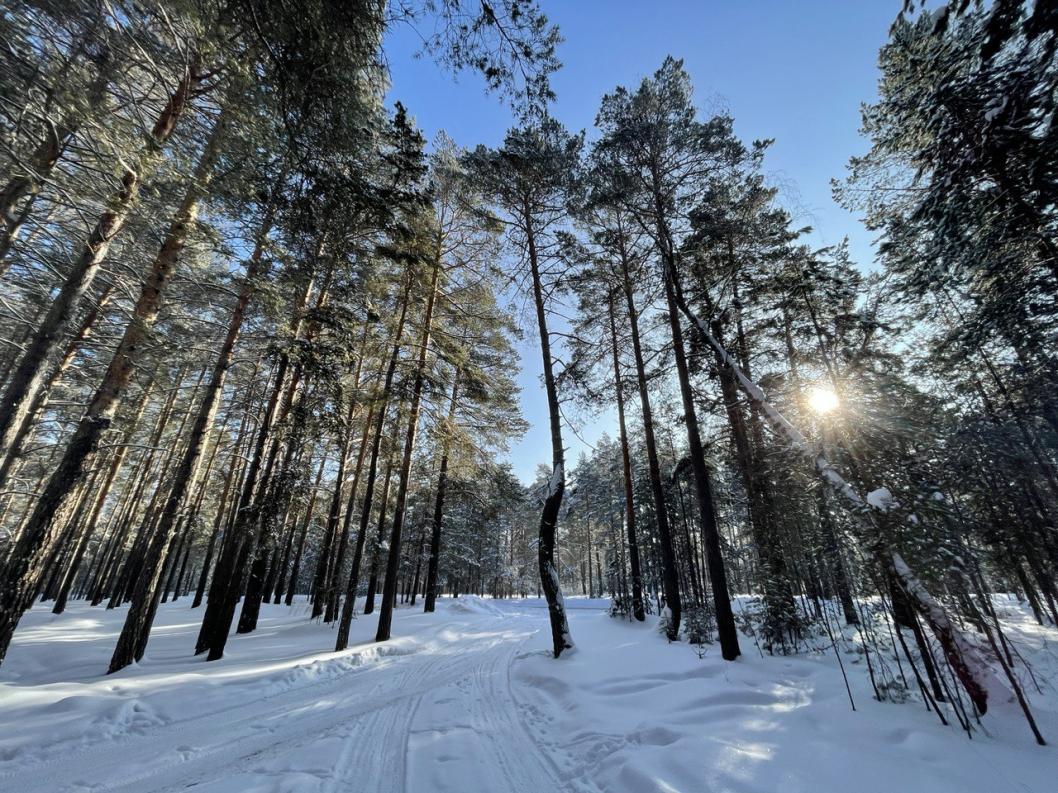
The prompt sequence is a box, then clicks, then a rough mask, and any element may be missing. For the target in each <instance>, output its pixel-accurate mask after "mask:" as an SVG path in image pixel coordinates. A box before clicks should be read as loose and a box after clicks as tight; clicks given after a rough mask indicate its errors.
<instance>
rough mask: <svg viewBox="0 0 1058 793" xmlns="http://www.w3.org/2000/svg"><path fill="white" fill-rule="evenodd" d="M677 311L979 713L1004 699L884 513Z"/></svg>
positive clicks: (698, 324) (704, 331) (678, 301)
mask: <svg viewBox="0 0 1058 793" xmlns="http://www.w3.org/2000/svg"><path fill="white" fill-rule="evenodd" d="M673 275H675V273H673ZM675 307H677V308H678V309H679V311H681V312H682V313H683V314H684V315H685V316H686V317H687V319H688V320H690V322H691V324H692V326H693V327H694V328H696V329H697V331H698V333H699V335H700V336H701V338H702V340H703V341H705V343H706V344H708V345H709V346H710V347H711V348H712V349H713V350H715V351H716V352H717V354H718V355H719V357H720V360H721V361H722V362H723V364H724V365H725V366H727V367H730V369H731V371H732V373H733V374H734V376H735V380H736V381H737V382H738V384H739V388H741V389H742V392H743V393H744V394H745V395H746V398H747V399H749V400H750V401H752V402H754V403H755V404H756V405H757V407H758V408H759V409H760V411H761V414H762V415H763V416H764V418H765V419H766V420H767V422H768V424H769V425H770V426H771V429H772V431H773V432H774V433H775V434H776V435H778V436H779V437H780V438H783V439H784V440H785V441H786V442H787V443H788V444H789V445H790V447H791V448H793V449H794V450H795V451H797V452H799V453H800V454H802V455H803V456H804V457H806V458H807V459H808V460H810V461H811V462H812V464H813V466H814V468H815V470H816V472H817V473H818V474H819V476H820V478H821V479H822V480H823V482H824V483H825V484H826V485H827V486H828V487H829V488H830V489H831V490H833V492H834V493H835V494H836V495H837V496H838V497H839V499H840V500H841V501H842V502H843V503H844V504H845V505H846V507H847V508H848V509H849V511H850V512H851V513H852V515H853V517H854V519H855V520H856V522H857V523H858V524H859V527H860V531H861V532H862V536H864V537H865V538H866V539H868V540H869V541H870V543H871V544H872V545H874V546H876V547H878V556H879V559H880V561H881V564H882V566H883V568H884V569H885V570H886V571H887V572H888V573H889V574H890V575H892V576H893V578H894V580H895V582H896V583H897V584H898V585H899V586H900V587H901V588H902V589H903V590H904V593H905V594H906V595H907V596H908V599H909V600H910V602H911V605H912V606H913V607H914V609H915V611H916V612H918V614H919V616H921V617H922V618H923V619H924V620H925V621H926V624H927V625H929V626H930V629H931V630H932V631H933V634H934V636H936V637H937V641H938V642H940V645H941V648H942V649H943V650H944V654H945V657H946V658H947V660H948V663H949V664H950V665H951V668H952V669H953V670H954V671H955V674H956V676H957V677H958V678H959V682H960V683H961V684H962V686H963V688H964V689H965V690H966V693H967V694H968V695H969V697H970V699H971V701H972V702H973V703H974V705H975V707H976V708H977V709H978V711H979V712H980V713H982V714H983V713H985V712H986V711H987V709H988V699H989V697H990V695H992V694H995V695H998V696H1002V694H1003V692H1004V691H1005V687H1004V686H1003V685H1002V684H1001V683H1000V682H999V681H998V680H997V679H996V677H995V675H994V674H993V673H992V670H991V669H990V668H989V666H988V664H987V663H986V662H985V661H984V659H982V658H981V657H980V654H979V652H978V650H977V648H976V647H975V646H974V645H973V643H971V642H970V640H969V639H967V638H966V637H965V636H964V635H963V633H962V631H960V630H959V628H958V627H956V626H955V624H954V623H952V621H951V620H950V619H949V617H948V614H947V612H946V611H945V610H944V608H943V607H942V606H941V605H940V604H939V603H938V602H937V601H936V600H934V599H933V596H932V595H931V594H930V593H929V590H927V589H926V587H925V586H924V585H923V584H922V583H921V582H920V581H919V580H918V578H917V577H916V576H915V574H914V573H913V572H912V570H911V568H910V567H909V566H908V564H907V562H905V561H904V558H903V556H902V555H901V554H900V553H899V551H896V550H893V549H887V548H885V547H884V541H883V540H882V538H881V536H880V534H881V532H880V526H879V525H878V522H879V519H882V518H884V516H885V513H886V508H884V507H883V508H879V507H876V506H874V505H873V504H870V503H869V502H867V501H866V500H864V499H863V497H862V496H860V494H859V493H857V492H856V489H855V488H853V487H852V485H850V484H849V483H848V482H847V481H845V479H844V477H842V476H841V474H840V473H839V472H838V471H837V469H836V468H834V466H833V465H831V463H830V461H829V460H828V459H827V457H826V455H825V454H824V453H822V452H821V451H819V450H817V449H815V448H813V447H812V445H811V444H809V443H808V441H807V440H806V439H805V437H804V436H803V435H802V434H801V433H800V432H799V431H798V430H797V428H796V427H794V426H793V425H792V424H791V423H790V422H789V421H787V420H786V418H785V417H784V416H783V415H782V414H781V413H779V411H778V410H776V409H775V407H774V406H773V405H772V404H771V403H770V402H768V400H767V398H766V397H765V395H764V392H763V391H762V390H761V388H760V386H759V385H757V384H756V383H754V382H753V381H752V380H750V379H749V378H748V377H746V375H745V374H743V372H742V371H741V369H739V367H738V364H737V363H736V362H735V360H734V359H733V358H732V357H731V356H730V355H729V354H728V352H727V350H725V349H724V348H723V346H722V345H721V344H720V343H719V342H718V341H717V340H716V338H715V337H714V336H713V334H712V333H711V332H710V331H709V326H708V325H707V324H706V323H705V322H703V321H702V320H701V319H699V318H698V317H697V316H695V314H694V312H693V311H691V309H690V307H689V306H688V305H687V302H686V301H685V300H684V299H683V296H682V294H681V293H679V292H678V291H677V293H676V295H675Z"/></svg>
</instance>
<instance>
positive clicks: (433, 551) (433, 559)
mask: <svg viewBox="0 0 1058 793" xmlns="http://www.w3.org/2000/svg"><path fill="white" fill-rule="evenodd" d="M459 376H460V371H459V369H456V371H455V373H454V374H453V375H452V395H451V397H449V400H448V425H449V427H451V425H452V424H453V422H454V421H455V414H456V405H457V404H458V402H457V399H458V396H459ZM450 447H451V430H450V429H449V430H448V431H446V432H445V436H444V440H443V441H442V442H441V464H440V466H439V469H438V473H437V493H436V494H435V495H434V504H433V520H432V522H431V530H430V561H429V563H428V564H427V567H426V595H425V597H424V603H423V611H424V612H426V613H433V611H434V610H435V608H436V605H437V595H438V591H437V575H438V570H439V566H440V560H441V530H442V528H443V526H444V507H445V496H446V494H447V492H448V454H449V449H450ZM512 552H513V546H512Z"/></svg>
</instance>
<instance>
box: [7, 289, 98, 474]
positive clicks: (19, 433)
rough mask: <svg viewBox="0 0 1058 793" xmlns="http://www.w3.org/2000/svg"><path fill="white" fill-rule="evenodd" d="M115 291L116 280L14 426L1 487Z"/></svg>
mask: <svg viewBox="0 0 1058 793" xmlns="http://www.w3.org/2000/svg"><path fill="white" fill-rule="evenodd" d="M114 291H115V285H114V284H113V283H111V284H108V285H107V286H106V288H105V289H104V290H103V292H102V294H101V295H100V296H99V298H98V299H97V300H96V301H95V305H93V306H92V308H91V309H89V310H88V313H86V314H85V316H84V319H82V320H81V325H80V327H79V328H78V329H77V331H76V332H75V333H74V335H73V338H72V339H70V341H69V343H68V344H67V345H66V351H65V352H64V353H63V354H62V357H61V358H59V360H58V362H57V363H56V364H55V365H54V366H53V367H52V369H51V371H50V372H49V373H48V375H47V376H46V377H45V379H44V382H43V384H42V385H41V388H40V390H39V391H37V394H36V396H34V398H33V404H31V405H30V406H29V410H28V411H26V414H25V416H23V418H22V421H21V423H20V424H19V425H18V426H17V427H12V429H11V443H10V445H9V446H8V447H7V451H6V455H5V456H4V457H3V459H0V487H3V485H4V483H5V482H7V479H8V476H9V475H10V474H11V472H12V470H13V469H14V466H15V463H16V462H18V459H19V457H20V455H21V454H22V446H23V444H24V443H25V442H26V439H27V438H28V437H29V435H30V432H31V431H32V429H33V425H34V424H35V423H36V422H37V420H38V419H39V418H40V415H41V413H42V411H43V410H44V406H45V405H46V404H47V402H48V397H49V396H50V395H51V391H52V389H53V388H54V387H55V385H56V383H58V382H59V380H60V378H62V376H63V375H64V374H65V373H66V370H67V369H69V368H70V366H71V365H72V364H73V362H74V359H75V358H76V357H77V353H78V352H80V351H81V348H82V347H83V346H84V343H85V342H86V341H87V340H88V337H89V336H90V335H91V333H92V328H93V327H94V326H95V324H96V322H98V321H99V317H100V314H102V313H103V309H104V308H105V307H106V305H107V303H108V302H110V298H111V297H112V296H113V294H114Z"/></svg>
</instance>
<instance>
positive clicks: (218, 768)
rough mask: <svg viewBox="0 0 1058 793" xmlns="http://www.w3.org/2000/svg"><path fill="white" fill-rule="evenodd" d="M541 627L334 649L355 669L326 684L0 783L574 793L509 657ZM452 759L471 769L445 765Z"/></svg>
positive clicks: (148, 790) (103, 743) (88, 747)
mask: <svg viewBox="0 0 1058 793" xmlns="http://www.w3.org/2000/svg"><path fill="white" fill-rule="evenodd" d="M533 611H536V610H535V609H533ZM539 629H540V621H539V615H538V614H536V615H532V614H531V615H528V616H526V615H519V614H517V613H506V614H504V615H503V616H499V615H496V616H488V617H487V618H486V619H485V620H478V621H476V622H475V623H474V624H473V628H472V629H471V630H470V631H463V632H446V631H441V632H440V636H441V637H442V638H441V639H440V640H438V641H436V642H434V643H431V646H430V648H429V651H428V652H426V651H421V649H422V648H415V647H413V648H410V649H409V648H403V647H400V646H392V645H385V644H383V645H376V646H373V647H369V648H367V650H366V651H364V652H362V653H357V652H355V651H354V652H353V653H352V654H351V655H348V654H347V655H343V656H336V657H335V658H334V661H333V663H335V664H342V665H343V666H344V668H342V671H340V672H338V673H337V674H333V675H331V676H330V677H328V678H327V679H325V680H320V681H314V682H307V683H304V684H302V685H293V686H292V687H290V688H287V689H286V690H283V691H281V692H279V693H276V694H270V695H266V696H263V697H259V698H253V699H249V700H248V701H245V702H242V703H241V704H236V705H233V706H230V707H224V708H220V709H216V708H214V709H210V710H208V711H207V712H205V713H201V714H199V715H196V716H194V717H192V718H187V719H179V720H175V721H170V722H167V723H162V724H155V725H152V724H147V725H141V726H140V727H139V728H138V729H137V731H136V732H134V733H126V734H124V735H120V736H117V737H114V738H111V739H110V740H91V739H89V742H88V743H85V744H82V745H81V746H79V747H78V748H75V749H72V750H71V749H70V748H69V747H66V748H62V747H59V751H58V752H56V754H57V755H58V756H47V755H46V756H45V757H44V758H42V759H40V760H38V761H36V762H33V763H32V764H29V765H22V766H21V767H18V768H17V769H16V770H14V771H13V772H10V773H3V772H0V790H11V791H16V790H17V791H35V790H40V791H103V790H105V791H113V792H114V793H123V792H124V791H128V792H129V793H131V792H132V791H136V793H169V792H170V791H178V790H180V791H187V790H192V791H202V792H203V793H205V792H206V791H213V792H214V793H216V792H217V791H233V790H238V791H247V792H249V791H260V793H264V791H277V792H278V791H289V790H295V789H297V790H320V791H342V790H364V791H375V792H377V793H404V791H408V790H426V789H429V790H435V791H444V790H456V789H464V790H465V784H466V780H467V778H468V773H469V774H471V775H472V776H471V778H476V780H477V782H478V783H481V784H483V787H482V788H481V789H483V790H485V789H488V790H510V791H537V790H553V791H562V790H566V789H567V787H566V786H565V785H564V784H563V783H562V782H561V781H560V779H559V777H558V776H557V775H556V773H555V768H554V766H552V765H551V764H550V763H549V762H548V761H547V760H546V759H545V758H542V757H541V752H540V751H539V749H538V748H537V750H535V751H534V750H531V749H530V747H531V746H533V744H532V740H533V739H532V737H531V735H530V734H529V733H528V732H526V731H525V730H524V729H523V728H522V726H521V724H520V723H519V720H518V714H519V708H518V705H517V703H516V702H515V700H514V697H513V694H512V692H511V680H510V668H511V665H512V663H513V662H514V659H515V658H516V656H518V655H519V652H520V649H521V647H522V645H523V644H524V642H525V641H526V639H528V638H529V637H530V636H532V635H533V634H534V633H536V632H537V631H538V630H539ZM446 639H447V640H446ZM242 640H243V641H246V639H242ZM250 640H251V641H252V638H251V639H250ZM363 655H368V656H374V657H375V659H374V660H372V659H371V658H369V659H368V660H367V661H361V660H360V658H361V657H362V656H363ZM293 671H294V672H297V671H298V670H297V669H295V670H293ZM456 700H458V702H459V705H460V707H461V708H462V711H461V718H460V721H459V723H458V724H456V725H453V724H451V723H449V722H450V721H451V714H452V707H451V703H452V702H453V701H456ZM420 709H422V710H423V711H425V713H424V715H425V720H423V719H418V718H417V714H419V712H420ZM420 721H425V724H426V726H418V724H419V722H420ZM431 725H433V726H431ZM468 737H469V740H468ZM468 747H469V751H468ZM452 764H455V765H456V766H458V765H460V764H463V765H467V764H469V765H470V768H469V769H467V768H458V767H454V768H450V769H446V767H445V766H446V765H452ZM439 771H440V773H439ZM446 772H447V773H446ZM482 774H486V775H487V776H488V777H489V778H488V780H487V782H486V780H484V779H482ZM409 779H411V780H412V783H411V784H410V785H409Z"/></svg>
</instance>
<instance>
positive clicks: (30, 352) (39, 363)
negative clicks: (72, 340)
mask: <svg viewBox="0 0 1058 793" xmlns="http://www.w3.org/2000/svg"><path fill="white" fill-rule="evenodd" d="M202 77H203V75H200V74H199V73H198V67H197V64H191V65H190V67H189V68H188V69H187V70H186V71H185V73H184V75H183V77H182V79H181V80H180V84H179V85H178V86H177V89H176V91H175V92H174V93H173V94H172V95H171V96H170V97H169V101H168V103H167V104H166V106H165V108H164V109H163V110H162V113H161V115H160V116H159V117H158V120H157V122H156V123H155V125H154V128H153V129H152V130H151V133H150V135H148V136H147V142H146V146H145V147H144V148H143V150H141V151H140V152H139V154H138V156H137V157H136V158H133V159H134V162H133V165H132V166H131V167H130V166H129V165H125V166H124V168H125V172H124V175H123V176H122V178H121V186H120V189H119V190H118V191H117V193H116V194H115V195H113V196H112V197H111V199H110V201H109V202H108V204H107V209H106V210H105V211H104V212H103V214H102V215H101V216H100V217H99V220H98V221H97V223H96V225H95V228H94V229H93V230H92V232H91V234H90V235H89V237H88V239H87V241H86V242H85V245H84V247H83V248H82V250H81V253H80V255H79V256H78V257H77V259H76V260H75V261H74V263H73V266H72V267H71V268H70V270H69V271H68V272H67V275H66V279H65V281H64V282H63V285H62V288H61V289H60V290H59V293H58V295H56V297H55V300H54V301H53V302H52V304H51V307H50V308H49V309H48V313H47V314H46V315H45V317H44V320H43V321H42V322H41V324H40V326H39V327H38V328H37V331H36V333H35V334H34V336H33V338H32V340H31V341H30V342H29V344H28V346H27V347H26V350H25V352H24V353H23V354H22V357H21V359H20V361H19V364H18V366H17V367H16V368H15V371H14V372H13V373H12V375H11V377H10V379H9V380H8V384H7V388H6V389H5V391H4V394H3V397H2V398H0V457H3V456H6V455H7V453H8V451H9V449H10V448H11V446H12V444H13V441H14V439H15V435H16V434H17V432H18V429H19V427H20V426H21V425H22V422H23V421H24V420H25V418H26V415H27V414H28V413H29V411H30V409H31V408H32V405H33V403H34V400H35V399H36V397H37V394H38V393H39V391H40V390H41V388H43V386H44V383H45V378H46V373H47V370H48V361H49V360H50V359H51V357H52V355H53V353H54V350H55V348H56V346H57V345H58V344H59V343H60V342H61V340H62V338H63V335H64V334H65V332H66V327H67V325H69V323H70V321H71V320H72V319H73V316H74V314H75V313H76V312H77V308H78V306H79V305H80V303H81V300H82V299H83V297H84V295H85V293H86V292H87V291H88V288H89V287H90V286H91V283H92V280H93V279H94V278H95V276H96V273H97V272H98V271H99V268H100V266H101V265H102V263H103V261H104V259H106V256H107V252H108V251H109V249H110V245H111V243H112V242H113V241H114V239H115V237H117V235H118V234H119V233H120V232H121V230H122V228H123V227H124V225H125V222H126V221H127V220H128V218H129V216H130V215H131V214H132V212H133V209H134V208H135V206H136V200H137V197H138V195H139V190H140V184H141V180H142V177H143V175H144V174H146V173H148V172H149V171H150V170H151V169H152V168H153V167H154V165H155V163H156V162H157V161H158V159H159V158H160V157H161V152H162V148H163V146H164V145H165V143H166V141H168V139H169V137H170V136H171V135H172V132H173V130H174V129H175V127H176V123H177V121H178V120H179V118H180V116H181V114H182V113H183V111H184V109H185V107H186V105H187V102H188V100H189V98H190V96H191V93H192V92H193V90H194V89H195V88H196V87H197V86H198V84H199V81H200V80H201V79H202ZM177 220H178V221H179V217H178V218H177ZM160 258H161V257H159V259H160ZM155 263H156V264H157V263H158V259H156V260H155ZM163 285H164V284H163ZM152 288H153V286H152V284H151V283H150V281H148V286H147V290H148V291H149V290H150V289H152ZM145 294H146V292H145ZM144 296H145V295H141V300H142V299H143V297H144ZM134 325H135V326H137V327H138V323H136V322H134V323H133V325H130V328H131V327H133V326H134ZM89 429H90V428H86V431H88V430H89ZM90 445H91V444H90V442H89V441H88V440H87V439H83V438H77V437H75V439H74V440H73V441H71V444H70V446H71V448H76V449H87V448H88V447H89V446H90ZM39 506H41V507H42V508H43V511H44V512H47V511H54V509H55V508H56V507H57V506H58V505H57V503H56V500H55V498H54V494H53V495H52V497H50V498H41V500H40V502H39ZM42 514H43V513H42ZM37 542H38V540H37V539H36V538H34V540H33V541H32V542H30V543H28V544H27V546H26V550H30V549H32V547H34V546H35V545H36V543H37ZM30 562H31V560H29V559H26V560H24V561H20V562H18V563H17V567H18V569H17V570H13V571H11V572H10V573H9V578H11V579H13V580H18V579H21V578H22V577H23V575H24V574H25V572H24V570H22V568H23V566H28V565H29V564H30ZM15 588H16V589H17V588H19V587H15ZM12 609H13V611H12ZM0 612H2V613H0V622H2V625H0V661H2V659H3V654H4V652H5V651H6V645H7V642H8V641H9V640H8V639H6V638H4V637H5V636H6V635H7V634H9V633H10V632H11V631H13V624H12V621H13V622H14V624H17V622H18V618H19V617H21V612H20V611H19V609H18V606H17V603H16V601H11V602H10V603H9V602H6V599H5V602H4V603H3V604H2V605H0Z"/></svg>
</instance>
